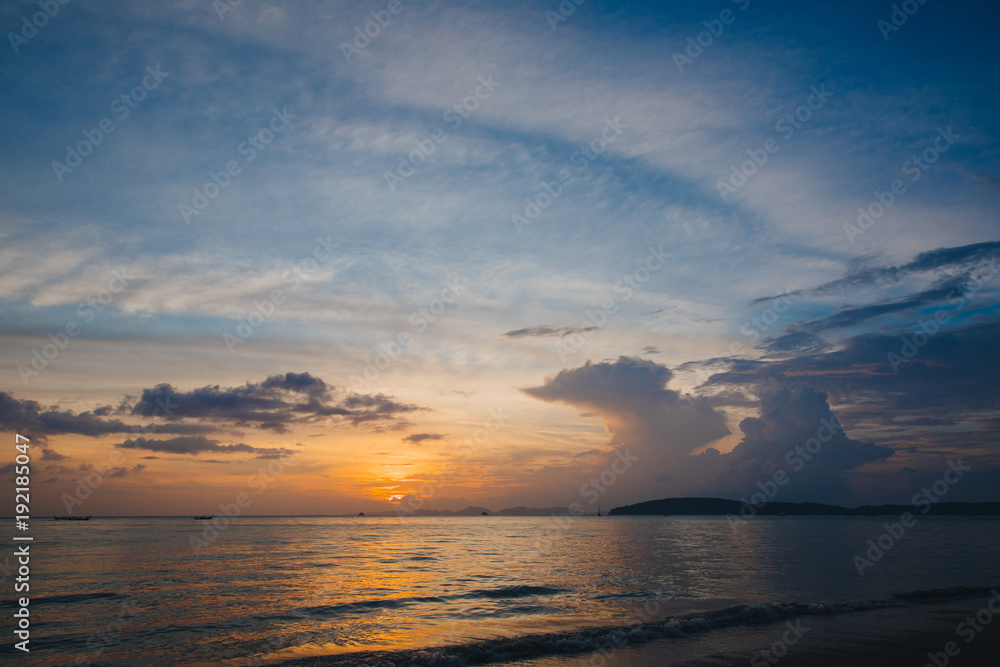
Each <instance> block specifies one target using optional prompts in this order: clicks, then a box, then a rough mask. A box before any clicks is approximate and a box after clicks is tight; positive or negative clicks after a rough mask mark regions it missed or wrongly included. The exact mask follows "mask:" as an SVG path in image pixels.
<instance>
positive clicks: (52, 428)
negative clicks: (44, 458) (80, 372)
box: [0, 391, 132, 442]
mask: <svg viewBox="0 0 1000 667" xmlns="http://www.w3.org/2000/svg"><path fill="white" fill-rule="evenodd" d="M0 428H2V429H5V430H9V431H16V432H18V433H25V434H30V437H31V438H32V439H36V438H37V439H39V440H41V441H43V442H44V441H45V440H46V438H47V436H49V435H56V434H61V433H74V434H78V435H88V436H91V437H97V436H101V435H108V434H113V433H128V432H129V431H130V430H131V429H132V427H130V426H129V425H128V424H125V423H124V422H121V421H119V420H117V419H112V420H105V419H102V418H101V417H99V416H98V415H96V414H94V413H92V412H82V413H80V414H76V413H74V412H73V411H71V410H57V409H55V408H43V407H42V406H41V405H40V404H39V403H38V402H37V401H31V400H20V399H17V398H14V397H13V396H11V395H10V394H8V393H6V392H3V391H0Z"/></svg>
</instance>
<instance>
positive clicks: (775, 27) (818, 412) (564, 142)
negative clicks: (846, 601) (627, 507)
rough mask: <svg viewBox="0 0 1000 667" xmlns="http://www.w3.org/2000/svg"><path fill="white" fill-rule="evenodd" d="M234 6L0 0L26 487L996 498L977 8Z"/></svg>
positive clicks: (208, 500) (1, 286)
mask: <svg viewBox="0 0 1000 667" xmlns="http://www.w3.org/2000/svg"><path fill="white" fill-rule="evenodd" d="M233 4H235V6H231V5H230V3H228V2H226V0H217V1H216V2H214V3H213V2H212V1H211V0H177V1H173V2H160V3H125V2H115V3H107V2H93V1H84V0H81V1H76V0H74V1H73V2H70V3H68V4H66V5H58V11H57V12H56V13H55V15H54V16H51V17H45V21H41V20H37V23H38V24H41V27H37V28H36V27H35V26H34V25H31V22H32V21H33V20H36V19H33V17H35V16H36V15H37V14H39V12H40V11H41V10H40V9H39V5H38V4H36V3H34V2H17V3H14V2H11V3H5V4H3V6H2V7H0V25H2V26H3V32H4V33H5V34H6V35H7V37H6V39H5V42H6V44H5V45H4V47H3V48H4V49H5V52H4V54H3V56H2V58H0V68H2V85H0V120H2V126H3V132H2V134H0V313H2V316H0V354H2V359H3V366H2V376H0V392H2V393H0V430H2V431H3V433H4V437H5V438H7V441H8V442H9V443H11V445H13V441H14V433H15V432H17V433H21V434H23V435H26V436H27V437H30V438H31V439H32V443H33V445H34V448H33V450H32V451H33V454H34V457H33V461H32V466H33V468H32V487H33V492H34V494H33V496H34V497H33V506H32V507H33V510H34V511H35V512H37V513H38V514H42V515H44V514H65V513H69V512H67V509H68V508H67V507H66V506H65V501H64V500H63V498H64V497H65V496H64V494H69V495H70V496H73V494H77V493H78V491H77V490H78V489H79V488H80V484H81V483H84V482H83V481H82V480H84V479H85V478H87V477H88V476H90V479H92V480H98V481H99V482H100V484H99V486H97V487H96V488H95V489H91V491H92V493H90V494H84V495H86V496H87V497H86V498H85V499H82V500H81V503H80V504H76V505H75V506H74V507H72V508H71V509H72V511H73V512H75V513H76V514H95V515H102V514H104V515H124V514H138V515H159V514H165V515H174V514H181V515H184V514H194V513H197V514H201V513H208V514H211V513H213V512H218V505H219V503H226V502H232V500H233V498H234V497H236V496H237V494H240V493H244V492H246V493H248V494H250V496H251V498H252V500H253V504H252V506H251V507H250V508H249V509H247V510H246V511H247V512H248V513H252V514H303V513H304V514H327V513H331V514H339V513H348V514H354V513H357V512H360V511H365V512H366V513H374V512H391V511H394V509H395V508H399V507H406V506H407V504H408V503H409V506H422V507H425V508H436V509H452V510H457V509H461V508H463V507H466V506H468V505H480V506H485V507H488V508H490V509H492V510H499V509H501V508H504V507H512V506H517V505H528V506H537V507H550V506H560V507H565V506H568V505H570V504H571V503H574V502H578V503H581V504H582V505H583V506H584V507H585V509H586V511H594V510H596V504H592V503H591V500H594V501H596V500H597V499H598V498H599V499H600V503H601V505H602V507H604V508H605V509H607V508H610V507H614V506H619V505H623V504H626V503H632V502H638V501H642V500H648V499H653V498H663V497H670V496H684V495H704V496H720V497H727V498H733V499H739V498H741V497H745V496H748V495H749V494H750V493H753V492H754V491H756V490H758V488H759V487H758V484H759V483H765V482H766V481H767V480H770V479H772V478H773V475H774V473H775V472H776V471H778V470H785V471H788V474H789V475H790V478H791V481H790V483H789V484H788V485H787V486H784V487H783V488H781V489H780V490H779V492H778V495H777V496H775V499H776V500H788V501H798V500H811V501H819V502H832V503H838V504H846V505H857V504H863V503H869V502H871V503H879V502H902V503H909V502H910V499H911V497H912V496H913V495H914V494H917V493H918V492H920V490H921V488H922V487H924V486H926V485H927V484H930V483H932V482H933V481H934V480H937V479H939V478H941V476H942V474H943V473H944V471H946V470H947V469H948V465H949V464H948V461H949V460H957V459H958V458H959V457H960V458H961V461H962V464H963V465H965V466H969V467H971V471H970V472H969V473H968V474H967V475H966V476H965V477H964V478H963V479H962V481H961V483H960V484H956V485H954V488H952V489H951V490H949V492H948V497H947V498H946V500H966V501H983V500H1000V449H998V448H1000V401H998V398H1000V390H998V385H997V378H998V377H1000V336H998V334H1000V319H998V315H1000V275H998V273H1000V271H998V258H1000V223H998V219H997V212H998V210H1000V209H998V204H1000V143H998V140H1000V114H998V113H997V108H998V106H1000V85H998V84H1000V82H998V80H997V79H998V71H1000V70H998V67H997V65H998V63H1000V42H998V41H997V40H996V35H995V32H996V28H995V26H996V21H997V18H998V11H997V9H996V5H995V4H994V3H987V2H962V3H944V2H928V3H926V4H919V3H916V2H913V3H912V5H913V7H911V6H910V4H908V3H903V4H904V5H906V6H907V7H908V8H910V9H914V8H915V11H914V12H913V13H912V15H902V14H900V15H897V16H895V18H894V17H893V12H894V10H893V6H892V3H890V2H885V3H880V2H874V3H873V2H861V1H858V2H842V3H836V4H834V3H798V4H794V5H793V4H789V3H774V2H763V1H761V0H739V1H736V0H733V1H732V2H730V1H729V0H719V1H718V2H714V3H704V2H682V3H653V2H649V3H643V2H633V3H623V2H611V1H608V2H599V1H597V0H588V1H585V2H581V3H580V4H579V5H577V4H576V2H571V1H570V0H566V1H564V2H563V3H562V4H561V5H560V4H559V2H557V0H551V1H549V2H504V3H495V2H494V3H488V2H457V1H449V2H431V1H427V2H410V1H405V0H393V1H391V2H389V1H385V2H383V1H381V0H375V1H374V2H360V3H359V2H310V3H278V2H258V1H255V0H245V1H244V2H242V3H233ZM560 8H561V9H560ZM390 10H392V11H390ZM570 10H571V11H570ZM903 19H905V22H903ZM894 21H895V23H894ZM366 30H367V31H368V34H367V35H366V34H365V31H366ZM371 35H374V36H371ZM970 64H975V65H974V66H970ZM46 346H48V347H46ZM824 424H832V425H834V426H833V427H832V428H830V429H829V430H825V431H823V434H824V435H822V436H817V433H818V432H819V430H820V429H824V428H826V427H825V426H824ZM838 424H839V426H837V425H838ZM814 437H822V438H824V442H823V444H822V447H821V449H820V450H819V452H818V453H817V454H816V455H815V456H813V457H812V458H811V459H810V460H808V461H807V462H805V465H804V466H802V467H800V468H799V469H796V465H795V463H794V462H795V460H796V459H795V457H796V456H797V455H795V454H792V455H790V454H789V453H790V452H794V451H795V448H796V447H802V446H803V445H804V444H805V443H807V442H808V441H809V440H810V439H811V438H814ZM9 451H10V452H11V454H10V456H9V457H8V459H7V460H4V461H2V462H0V463H2V464H4V465H6V464H7V463H11V461H12V460H13V447H12V446H11V447H10V448H9ZM268 465H271V471H272V472H271V473H267V466H268ZM275 470H277V471H278V472H277V473H275V472H274V471H275ZM261 471H264V473H265V474H267V475H269V476H268V477H267V478H266V479H265V478H263V477H261V476H260V472H261ZM608 471H611V472H608ZM4 472H5V475H4V481H3V483H4V485H5V486H6V485H9V484H10V483H11V482H12V475H13V473H12V466H7V467H6V468H4ZM602 473H603V483H602V482H601V480H602ZM95 474H96V477H95V476H94V475H95ZM255 475H256V477H255ZM98 478H99V479H98ZM591 480H595V481H594V482H592V481H591ZM609 480H611V482H612V483H610V484H608V481H609ZM262 484H263V485H265V487H266V488H261V485H262ZM597 487H599V488H597ZM258 491H260V492H259V493H258ZM416 498H419V501H415V502H410V501H411V499H416Z"/></svg>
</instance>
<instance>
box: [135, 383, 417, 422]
mask: <svg viewBox="0 0 1000 667" xmlns="http://www.w3.org/2000/svg"><path fill="white" fill-rule="evenodd" d="M422 409H424V408H420V407H419V406H416V405H412V404H404V403H399V402H397V401H395V400H393V399H392V398H391V397H388V396H385V395H383V394H376V395H364V394H348V395H347V396H342V395H341V393H340V392H339V391H338V390H337V388H335V387H333V386H331V385H328V384H326V383H325V382H324V381H323V380H322V379H320V378H317V377H314V376H312V375H310V374H309V373H285V374H284V375H271V376H269V377H268V378H267V379H265V380H264V381H263V382H258V383H251V382H247V383H246V384H244V385H242V386H237V387H220V386H219V385H211V386H206V387H201V388H198V389H193V390H191V391H188V392H180V391H178V390H176V389H175V388H174V387H173V386H172V385H170V384H159V385H157V386H155V387H153V388H151V389H145V390H143V392H142V395H141V396H140V398H139V400H138V401H137V402H136V404H135V405H134V406H133V407H132V409H131V413H132V414H133V415H139V416H144V417H154V416H162V417H164V418H165V419H167V420H169V421H176V420H182V419H195V420H205V421H210V422H213V423H231V424H233V425H236V426H251V425H254V426H256V427H257V428H260V429H264V430H270V431H274V432H277V433H284V432H287V431H288V427H289V426H290V425H292V424H296V423H304V422H311V421H316V420H320V419H325V418H330V417H333V418H342V419H344V420H346V421H349V422H350V423H352V424H354V425H358V424H361V423H364V422H373V421H385V422H393V421H398V420H399V419H400V415H402V414H405V413H408V412H414V411H417V410H422Z"/></svg>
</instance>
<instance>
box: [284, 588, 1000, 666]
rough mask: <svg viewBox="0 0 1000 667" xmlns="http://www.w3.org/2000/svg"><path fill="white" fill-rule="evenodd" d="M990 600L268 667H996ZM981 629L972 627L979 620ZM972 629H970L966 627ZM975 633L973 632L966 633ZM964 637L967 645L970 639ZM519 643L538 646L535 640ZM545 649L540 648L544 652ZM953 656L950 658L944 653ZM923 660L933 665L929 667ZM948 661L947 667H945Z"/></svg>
mask: <svg viewBox="0 0 1000 667" xmlns="http://www.w3.org/2000/svg"><path fill="white" fill-rule="evenodd" d="M991 592H992V593H993V595H981V594H980V595H975V596H970V597H964V598H958V599H954V598H952V599H940V600H934V599H928V600H921V601H919V602H913V603H912V604H908V605H907V606H890V607H881V608H873V609H868V610H863V611H852V612H847V611H845V612H837V613H831V614H815V615H814V614H808V615H802V616H797V617H793V618H780V619H775V620H772V621H768V622H760V623H746V624H736V625H728V626H722V627H718V628H711V629H708V628H706V629H704V630H702V631H693V632H690V633H688V634H686V635H684V636H675V637H656V638H641V639H639V640H638V641H636V642H634V643H624V644H622V643H619V647H615V646H614V645H612V643H611V642H610V641H600V642H598V643H599V645H603V646H605V647H607V648H603V649H595V647H594V646H593V643H591V645H590V646H587V644H586V638H585V636H584V632H583V631H581V632H580V633H579V634H576V635H567V636H566V638H565V641H564V642H562V643H561V644H560V645H559V646H555V645H553V646H552V648H551V650H552V653H551V654H548V655H539V656H534V657H532V656H525V657H521V658H518V657H511V655H510V653H511V652H513V653H517V651H516V650H513V651H512V649H514V642H512V641H509V640H496V641H492V640H491V641H485V642H477V643H476V644H474V645H469V646H465V647H461V648H462V649H463V650H462V651H461V655H460V656H459V655H455V653H456V652H455V651H454V650H453V649H454V648H456V647H440V646H438V647H433V646H428V647H423V648H415V649H408V650H392V651H361V652H352V653H339V654H329V655H315V656H309V657H301V658H292V659H286V660H282V661H280V662H273V663H271V662H270V661H268V662H269V664H276V665H282V666H285V667H321V666H324V665H331V666H348V665H362V664H369V665H371V664H375V665H380V666H381V667H393V666H396V665H407V666H412V667H419V666H422V665H428V666H431V665H442V664H452V662H454V664H464V665H470V666H471V665H490V666H493V667H504V666H506V665H513V666H517V667H569V666H570V665H574V666H579V667H584V666H587V667H660V666H661V665H675V666H676V667H730V666H732V667H736V666H737V665H738V666H740V667H743V666H745V665H751V667H764V666H769V665H778V664H780V665H786V666H788V667H808V666H816V667H835V666H836V667H839V666H840V665H853V666H858V667H868V666H869V665H870V666H872V667H876V666H878V667H882V666H883V665H913V667H923V666H924V665H931V667H945V665H947V666H948V667H952V666H955V665H969V666H973V667H978V666H979V665H983V666H984V667H985V666H990V667H995V666H996V665H997V656H998V655H1000V590H998V589H993V591H991ZM977 614H978V615H979V620H980V622H982V621H983V620H984V619H986V622H985V623H982V625H979V624H978V623H976V620H975V618H976V615H977ZM970 618H971V619H972V624H973V625H971V626H970V625H967V623H968V622H969V619H970ZM976 626H978V627H979V630H978V631H976V630H973V627H976ZM970 633H971V635H972V636H971V639H970ZM522 639H523V640H524V641H525V642H528V643H532V642H536V643H538V642H544V641H547V640H548V639H550V638H548V637H545V636H543V635H538V636H535V637H524V638H522ZM542 650H544V649H542ZM949 651H950V652H951V655H949V653H948V652H949ZM928 654H934V655H936V656H937V658H938V664H937V665H934V664H933V663H932V662H931V658H930V657H929V655H928ZM945 660H947V662H945Z"/></svg>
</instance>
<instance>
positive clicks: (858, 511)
mask: <svg viewBox="0 0 1000 667" xmlns="http://www.w3.org/2000/svg"><path fill="white" fill-rule="evenodd" d="M924 507H927V505H923V506H921V507H915V506H913V505H864V506H862V507H854V508H847V507H839V506H837V505H823V504H820V503H789V502H774V501H772V502H768V503H766V504H764V505H762V506H761V507H760V508H754V507H753V506H752V505H747V504H745V503H743V502H741V501H739V500H726V499H724V498H663V499H662V500H647V501H646V502H642V503H636V504H634V505H626V506H625V507H616V508H614V509H613V510H611V511H610V512H608V515H609V516H629V515H631V516H636V515H639V516H642V515H646V516H663V515H664V514H667V515H670V516H725V515H728V514H733V515H736V516H739V515H740V512H741V510H742V511H743V514H744V515H747V516H751V515H757V516H778V515H781V514H785V515H787V516H824V515H826V516H833V515H841V516H891V515H895V516H899V515H901V514H902V513H903V512H909V513H911V514H913V515H915V516H923V511H922V510H923V508H924ZM744 508H748V509H744ZM927 515H929V516H1000V503H933V504H930V509H929V510H928V511H927Z"/></svg>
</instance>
